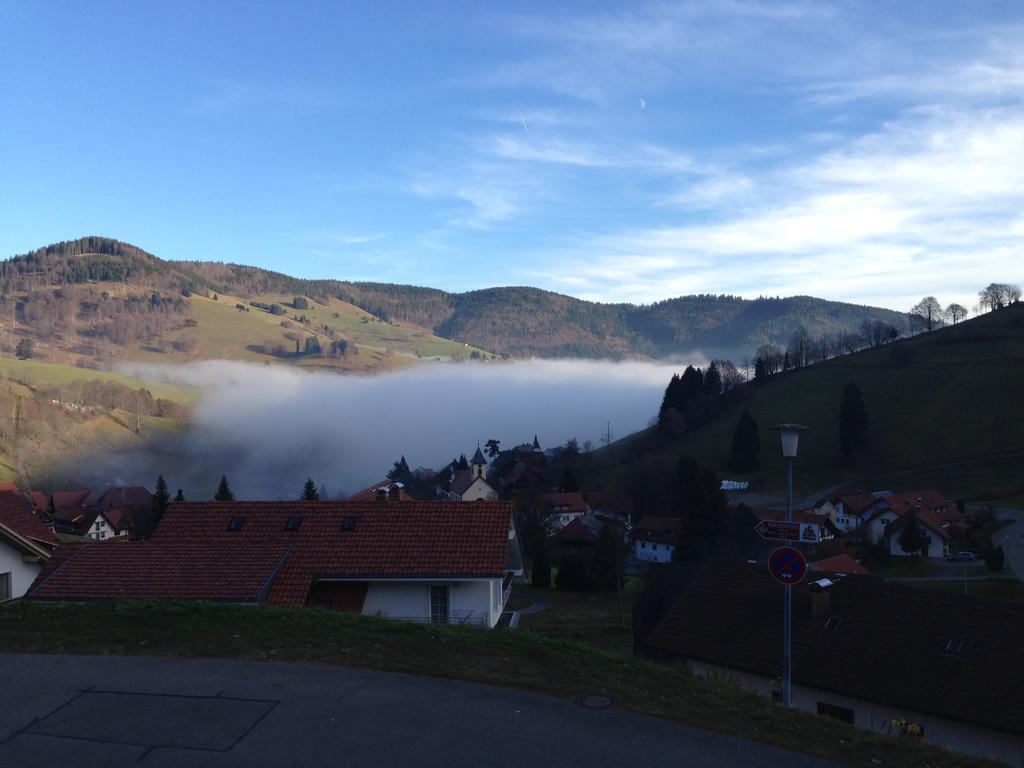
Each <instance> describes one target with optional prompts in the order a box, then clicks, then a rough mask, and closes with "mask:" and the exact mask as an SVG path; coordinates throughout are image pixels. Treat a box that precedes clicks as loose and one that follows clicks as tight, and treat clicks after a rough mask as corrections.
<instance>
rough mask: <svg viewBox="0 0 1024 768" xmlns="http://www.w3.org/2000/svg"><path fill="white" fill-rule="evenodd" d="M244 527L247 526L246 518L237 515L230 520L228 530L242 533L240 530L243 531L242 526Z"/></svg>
mask: <svg viewBox="0 0 1024 768" xmlns="http://www.w3.org/2000/svg"><path fill="white" fill-rule="evenodd" d="M243 525H245V516H244V515H235V516H234V517H232V518H231V519H230V520H228V530H229V531H240V530H242V526H243Z"/></svg>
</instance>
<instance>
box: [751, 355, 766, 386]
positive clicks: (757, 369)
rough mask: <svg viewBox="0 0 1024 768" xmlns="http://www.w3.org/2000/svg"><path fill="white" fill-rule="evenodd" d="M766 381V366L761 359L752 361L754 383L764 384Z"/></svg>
mask: <svg viewBox="0 0 1024 768" xmlns="http://www.w3.org/2000/svg"><path fill="white" fill-rule="evenodd" d="M767 380H768V364H767V363H766V362H765V359H764V358H763V357H758V358H757V359H756V360H755V361H754V381H755V382H756V383H757V384H764V382H765V381H767Z"/></svg>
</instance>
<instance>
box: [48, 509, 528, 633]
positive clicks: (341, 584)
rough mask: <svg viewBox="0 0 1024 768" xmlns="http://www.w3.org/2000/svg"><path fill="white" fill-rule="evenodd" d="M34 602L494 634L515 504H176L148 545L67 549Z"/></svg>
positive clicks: (512, 546) (513, 542)
mask: <svg viewBox="0 0 1024 768" xmlns="http://www.w3.org/2000/svg"><path fill="white" fill-rule="evenodd" d="M55 559H56V560H57V562H56V563H55V565H54V567H51V568H47V569H44V570H43V572H42V573H41V574H40V575H39V577H38V578H37V579H36V581H35V583H34V584H33V585H32V588H31V589H30V590H29V593H28V597H29V598H30V599H34V600H73V601H83V600H96V599H114V598H133V599H177V600H216V601H224V602H234V603H243V604H252V605H263V604H266V605H276V606H285V607H302V606H309V607H320V608H328V609H333V610H340V611H347V612H351V613H360V614H362V615H370V616H382V617H387V618H395V619H407V620H411V621H422V622H435V623H465V624H478V625H482V626H489V627H493V626H495V624H496V623H497V621H498V619H499V617H500V615H501V613H502V611H503V609H504V606H505V603H506V601H507V600H508V596H509V592H510V590H511V586H512V579H513V577H514V576H515V575H518V574H521V573H522V557H521V554H520V551H519V541H518V538H517V537H516V534H515V528H514V526H513V523H512V505H511V503H510V502H501V501H492V502H483V501H478V502H468V503H466V502H460V503H455V502H442V501H408V502H401V503H397V502H391V501H370V502H348V501H316V502H303V501H292V502H244V501H233V502H175V503H172V504H171V506H170V507H169V508H168V510H167V512H166V513H165V514H164V516H163V518H162V520H161V521H160V526H159V527H158V528H157V531H156V533H155V534H154V535H153V536H152V538H150V539H148V540H146V541H129V542H126V543H121V544H116V545H115V544H114V542H111V541H106V542H99V543H85V544H64V545H62V546H61V547H60V548H58V550H57V556H56V558H55Z"/></svg>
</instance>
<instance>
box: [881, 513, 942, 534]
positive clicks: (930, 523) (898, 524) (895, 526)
mask: <svg viewBox="0 0 1024 768" xmlns="http://www.w3.org/2000/svg"><path fill="white" fill-rule="evenodd" d="M915 515H916V517H917V521H918V522H919V523H921V527H922V528H927V529H928V530H930V531H933V532H935V533H937V534H938V535H939V538H941V539H945V540H946V541H948V540H949V531H947V530H945V529H944V528H943V527H942V526H941V525H940V524H939V523H938V522H936V521H935V519H934V518H933V517H932V515H931V514H929V513H928V512H920V513H918V512H915ZM909 524H910V515H908V514H904V515H902V516H900V517H898V518H896V519H895V520H893V521H892V522H891V523H889V525H887V526H886V527H885V537H886V538H890V537H891V536H892V535H893V534H894V533H897V532H899V531H902V530H903V529H904V528H906V527H907V525H909Z"/></svg>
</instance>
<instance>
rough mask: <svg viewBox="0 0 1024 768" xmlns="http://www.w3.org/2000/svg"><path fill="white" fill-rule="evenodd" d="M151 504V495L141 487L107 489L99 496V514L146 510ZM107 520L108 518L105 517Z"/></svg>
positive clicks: (130, 486)
mask: <svg viewBox="0 0 1024 768" xmlns="http://www.w3.org/2000/svg"><path fill="white" fill-rule="evenodd" d="M152 504H153V494H151V493H150V492H149V490H148V489H146V488H143V487H142V486H141V485H129V486H124V487H113V488H108V489H107V490H106V491H104V493H103V495H102V496H100V500H99V508H100V512H103V513H104V514H105V515H106V512H107V510H108V509H115V508H127V509H142V510H148V509H149V508H150V507H151V506H152ZM107 519H108V520H109V519H110V516H109V515H107Z"/></svg>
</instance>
